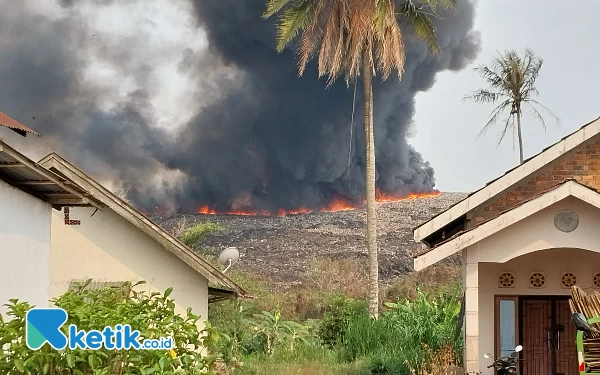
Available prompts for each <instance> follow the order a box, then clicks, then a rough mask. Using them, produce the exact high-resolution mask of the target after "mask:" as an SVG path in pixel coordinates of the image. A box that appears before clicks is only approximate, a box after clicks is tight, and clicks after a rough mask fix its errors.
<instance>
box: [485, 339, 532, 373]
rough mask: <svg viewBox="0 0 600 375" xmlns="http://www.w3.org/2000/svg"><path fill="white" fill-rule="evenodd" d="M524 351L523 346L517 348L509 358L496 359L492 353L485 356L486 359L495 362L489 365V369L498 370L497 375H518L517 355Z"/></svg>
mask: <svg viewBox="0 0 600 375" xmlns="http://www.w3.org/2000/svg"><path fill="white" fill-rule="evenodd" d="M521 350H523V347H522V346H521V345H519V346H517V347H516V348H515V351H514V352H513V354H512V355H511V356H510V357H509V356H502V357H498V358H496V359H494V357H492V355H491V354H490V353H486V354H484V355H483V357H484V358H487V359H489V358H492V359H494V362H493V363H492V364H491V365H489V366H488V367H487V368H491V367H493V368H494V370H496V375H516V373H517V358H516V357H515V354H517V353H518V352H520V351H521Z"/></svg>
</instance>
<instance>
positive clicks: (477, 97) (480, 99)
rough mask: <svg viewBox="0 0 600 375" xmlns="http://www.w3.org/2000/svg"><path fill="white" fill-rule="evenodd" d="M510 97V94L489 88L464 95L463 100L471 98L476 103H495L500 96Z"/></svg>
mask: <svg viewBox="0 0 600 375" xmlns="http://www.w3.org/2000/svg"><path fill="white" fill-rule="evenodd" d="M505 97H508V95H506V94H504V93H501V92H493V91H489V90H484V89H480V90H476V91H473V93H472V94H471V95H467V96H465V97H463V101H466V100H471V101H474V102H475V103H495V102H496V101H498V99H500V98H505Z"/></svg>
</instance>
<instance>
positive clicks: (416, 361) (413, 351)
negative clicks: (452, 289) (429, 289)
mask: <svg viewBox="0 0 600 375" xmlns="http://www.w3.org/2000/svg"><path fill="white" fill-rule="evenodd" d="M457 295H458V293H452V294H440V295H437V296H428V295H426V294H425V293H422V292H420V291H419V292H418V297H417V299H416V300H414V301H412V300H409V299H406V300H404V301H398V302H397V303H386V305H387V306H388V307H389V308H390V310H388V311H386V312H384V313H383V314H382V316H381V317H380V318H379V319H378V320H374V319H372V318H370V317H365V316H361V317H358V318H356V319H354V320H352V321H351V322H350V324H349V325H348V328H347V330H346V333H345V340H344V341H343V342H342V355H343V356H344V358H345V359H346V360H348V361H353V360H355V359H357V358H363V357H364V358H370V359H371V365H372V367H371V369H372V371H386V372H387V373H390V374H396V373H397V374H408V373H409V371H411V369H413V370H414V371H415V372H417V373H419V372H421V371H431V368H430V367H431V363H432V362H433V358H434V357H435V355H436V353H439V352H440V351H442V350H447V347H450V348H451V352H452V354H453V358H452V360H453V361H459V360H460V358H461V355H460V353H461V350H462V347H461V345H462V341H461V339H457V338H455V335H454V333H455V329H456V323H457V316H458V313H459V310H460V299H459V298H458V297H457Z"/></svg>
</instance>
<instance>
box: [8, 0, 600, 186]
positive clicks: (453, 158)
mask: <svg viewBox="0 0 600 375" xmlns="http://www.w3.org/2000/svg"><path fill="white" fill-rule="evenodd" d="M10 1H11V0H0V6H1V5H2V4H4V6H5V7H8V6H10V5H9V3H10ZM215 1H217V0H215ZM240 1H243V0H240ZM53 3H54V2H51V1H47V0H27V4H29V6H30V7H32V9H35V10H36V11H37V12H39V14H43V15H44V16H45V17H54V16H56V17H65V16H68V15H69V13H68V12H69V11H70V10H61V11H59V10H57V9H58V8H57V6H56V4H53ZM133 3H134V2H132V4H133ZM81 4H86V3H85V2H81ZM135 4H136V5H131V9H124V8H123V7H101V8H98V7H89V8H88V9H87V11H86V8H85V7H84V8H83V10H82V9H81V8H79V10H77V11H81V12H83V13H86V18H85V19H86V22H87V23H88V26H90V28H91V29H93V30H95V32H96V35H95V37H96V38H98V37H100V36H102V37H104V38H106V40H107V41H110V40H114V41H118V40H119V39H120V38H131V40H133V41H135V45H136V49H135V53H132V56H131V58H130V64H131V65H132V66H136V64H137V65H139V64H140V63H148V64H152V66H153V67H154V69H155V70H156V71H157V74H156V75H155V76H152V81H151V83H150V84H151V85H154V86H155V87H159V88H160V89H159V90H153V91H152V95H153V97H152V104H153V107H154V110H155V111H156V112H157V113H160V123H159V124H160V125H162V126H163V127H164V128H166V129H172V128H176V127H177V126H178V125H181V124H184V123H186V122H187V121H188V120H189V119H190V118H191V117H192V116H193V115H194V113H195V112H194V110H195V108H196V107H197V106H198V100H200V101H202V100H205V101H207V103H208V101H210V100H211V99H210V96H207V95H200V96H198V95H197V92H196V89H197V88H196V87H195V85H191V84H190V82H186V77H185V76H182V75H179V74H177V62H178V61H179V55H177V56H178V57H177V58H176V59H174V58H173V55H174V52H173V51H179V52H180V51H181V50H183V49H184V48H188V47H189V48H191V49H192V50H193V51H194V52H195V53H196V54H198V55H201V54H202V51H203V50H206V48H207V43H206V39H205V35H203V31H202V30H201V29H198V28H195V27H194V25H193V23H194V20H193V19H192V17H191V16H190V14H191V9H190V8H189V2H188V1H175V0H152V1H145V2H141V3H135ZM139 4H141V5H139ZM476 4H477V5H476V9H477V14H476V24H475V29H476V30H478V31H479V32H480V34H481V39H482V49H481V52H480V53H479V55H478V58H477V59H476V61H475V62H474V63H473V64H471V66H469V67H467V68H466V69H464V70H462V71H460V72H450V71H444V72H442V73H440V74H438V76H437V79H436V83H435V85H434V86H433V88H432V89H430V90H429V91H428V92H424V93H421V94H419V95H418V97H417V110H416V116H415V118H414V121H413V128H412V131H411V134H412V136H411V138H410V139H409V142H410V143H411V144H412V145H413V146H414V147H415V148H416V150H418V151H419V152H420V153H421V154H422V155H423V158H424V159H425V160H428V161H429V162H430V163H431V166H432V167H433V168H434V170H435V177H436V188H437V189H438V190H440V191H462V192H468V191H473V190H476V189H478V188H480V187H481V186H483V185H484V184H485V183H486V182H487V181H489V180H492V179H494V178H496V177H497V176H498V175H500V174H502V173H504V172H505V171H506V170H508V169H510V168H512V167H514V166H515V165H517V163H518V151H517V150H516V149H513V138H512V135H511V134H509V135H507V137H506V138H505V140H504V142H503V144H501V145H500V146H499V147H496V145H497V140H498V135H499V132H500V130H501V125H502V123H501V122H500V121H499V122H498V124H497V125H498V126H497V127H496V128H493V129H491V131H490V132H489V133H488V134H487V135H484V136H482V137H480V138H479V139H478V133H479V130H480V129H481V127H482V126H483V125H484V124H485V123H486V122H487V119H488V115H489V113H490V112H491V110H492V109H493V105H491V104H485V105H484V104H477V103H470V102H463V101H462V98H463V97H464V96H465V95H467V94H469V93H470V92H471V91H472V90H475V89H478V88H482V87H483V84H484V83H483V80H482V79H481V78H480V77H479V76H478V75H477V73H476V72H474V71H473V69H472V68H473V67H475V66H477V65H480V64H488V63H490V62H491V60H492V58H493V56H494V54H496V53H497V52H498V51H504V50H506V49H516V50H517V51H518V52H520V53H522V52H523V51H524V50H525V49H526V48H530V49H532V50H533V51H534V52H535V53H536V54H537V55H539V56H540V57H542V58H543V59H544V65H543V67H542V69H541V73H540V76H539V78H538V85H537V86H538V89H539V91H540V95H539V97H538V98H536V99H537V100H539V101H540V102H541V103H543V104H544V105H546V106H547V107H548V108H550V109H551V110H552V111H553V112H554V113H555V114H556V115H557V116H558V117H559V118H560V124H556V122H555V121H554V120H553V118H552V117H551V116H546V120H547V121H546V124H547V131H546V132H544V130H543V129H542V127H541V125H540V124H539V122H538V121H537V120H536V119H535V118H533V117H530V116H526V117H525V118H524V119H523V127H524V130H523V137H524V149H525V157H529V156H532V155H534V154H536V153H538V152H539V151H541V150H542V149H543V148H545V147H547V146H548V145H550V144H552V143H555V142H557V141H558V140H560V139H561V138H562V137H564V136H565V135H567V134H569V133H571V132H573V131H575V130H576V129H578V128H579V127H581V126H582V125H584V124H585V123H587V122H590V121H592V120H594V119H595V118H597V117H598V116H600V106H598V105H597V103H598V98H599V97H600V95H598V93H597V91H598V89H597V88H598V87H600V75H599V74H597V73H596V72H597V66H598V61H599V59H600V52H598V50H597V48H595V46H596V45H597V36H598V35H600V24H599V23H598V22H597V19H596V18H597V14H599V13H600V2H599V1H585V0H576V1H571V2H569V4H568V5H569V6H565V4H564V3H561V2H557V1H547V0H546V1H544V0H528V1H518V0H502V1H500V0H479V1H477V2H476ZM61 12H62V13H61ZM1 45H2V38H1V36H0V46H1ZM108 46H109V48H110V44H108ZM115 46H116V44H115ZM105 52H106V50H98V51H94V50H91V52H90V53H89V54H88V56H87V58H88V59H89V61H88V64H87V66H88V69H87V73H86V76H85V80H86V81H89V83H90V84H93V85H95V86H97V87H100V88H102V89H103V90H105V91H106V92H107V93H110V95H108V94H107V95H106V98H107V99H106V100H107V103H106V106H107V108H108V107H110V105H111V104H114V103H110V100H111V99H110V98H113V97H114V98H119V97H121V96H122V95H125V94H126V93H127V92H129V91H130V90H131V89H132V87H133V86H134V85H135V82H132V81H129V80H127V79H123V73H122V72H123V71H124V69H127V67H115V66H110V64H109V63H107V60H106V59H103V58H102V53H105ZM0 53H1V52H0ZM208 63H210V61H209V62H208ZM220 69H227V67H221V68H220ZM218 73H222V72H215V73H214V74H215V75H217V74H218ZM231 74H234V72H232V73H231ZM214 84H215V83H213V82H211V79H210V76H208V77H203V82H202V87H203V88H204V89H207V88H208V89H210V88H211V86H210V85H214ZM190 98H192V99H193V100H190ZM8 133H10V132H8ZM0 137H3V138H5V139H6V140H8V141H13V140H14V141H16V142H19V143H24V144H25V147H26V148H27V150H28V152H27V154H28V156H30V157H32V158H34V159H37V158H39V157H41V156H43V155H44V154H45V153H46V152H48V151H50V150H45V149H42V148H40V147H38V145H39V143H37V141H36V139H35V138H34V137H32V138H30V137H28V139H26V140H25V139H18V138H20V137H18V136H16V135H12V134H6V132H2V133H0ZM53 146H56V147H59V146H58V145H53ZM57 151H59V152H60V149H57ZM99 170H100V169H98V171H99ZM98 171H92V172H95V173H94V174H96V173H100V172H98ZM165 178H167V179H169V177H165Z"/></svg>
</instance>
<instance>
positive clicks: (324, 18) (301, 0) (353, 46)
mask: <svg viewBox="0 0 600 375" xmlns="http://www.w3.org/2000/svg"><path fill="white" fill-rule="evenodd" d="M454 1H455V0H425V1H424V2H423V4H417V3H416V2H415V1H412V0H404V1H402V2H401V3H400V4H397V2H396V0H268V1H267V9H266V11H265V13H264V18H269V17H271V16H273V15H275V14H278V15H279V22H278V25H277V31H278V34H277V51H278V52H282V51H283V50H284V49H285V48H286V46H287V45H288V44H289V43H290V42H292V41H293V40H294V39H295V38H296V37H297V36H299V40H298V44H297V52H298V55H299V60H298V72H299V75H300V76H301V75H302V74H303V73H304V70H305V68H306V66H307V64H308V62H309V61H310V60H311V59H312V58H313V57H314V55H315V54H316V55H318V57H317V61H318V74H319V77H322V76H328V82H329V84H331V83H332V82H333V81H334V80H335V79H336V78H338V77H339V76H341V75H345V77H346V82H347V83H349V82H350V81H352V80H355V79H357V78H358V77H359V76H360V73H361V69H362V71H363V73H365V74H363V86H364V98H365V123H364V128H365V143H366V206H367V236H366V237H367V249H368V253H369V312H370V314H371V315H372V316H374V317H377V316H378V311H379V302H378V301H379V286H378V279H379V276H378V269H379V268H378V267H379V264H378V260H377V228H376V222H377V213H376V209H375V141H374V136H373V89H372V76H373V75H375V73H376V71H379V72H380V73H381V76H382V78H383V79H384V80H385V79H387V78H388V77H389V76H390V74H391V73H392V72H393V71H394V70H396V71H397V73H398V78H399V79H400V78H401V77H402V73H403V71H404V59H405V51H404V38H403V33H402V30H401V29H400V24H399V22H400V21H405V22H407V23H408V24H410V25H411V26H412V28H413V30H414V33H415V35H416V36H417V37H418V38H420V39H423V40H425V41H426V42H427V43H428V44H429V46H430V48H431V50H432V51H433V52H435V53H437V52H439V47H438V45H437V43H436V39H435V37H434V26H433V23H432V20H431V16H432V15H435V11H436V8H437V6H439V5H442V6H446V7H447V6H449V5H454Z"/></svg>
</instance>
